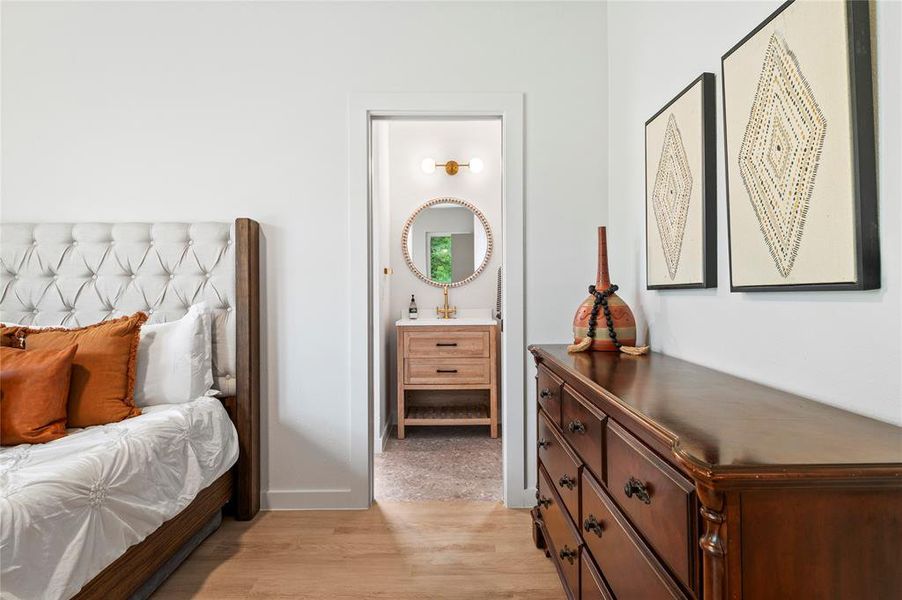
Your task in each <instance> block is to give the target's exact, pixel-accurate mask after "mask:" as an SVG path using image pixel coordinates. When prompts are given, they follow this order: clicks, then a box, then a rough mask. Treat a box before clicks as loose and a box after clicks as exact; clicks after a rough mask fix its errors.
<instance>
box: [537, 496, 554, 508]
mask: <svg viewBox="0 0 902 600" xmlns="http://www.w3.org/2000/svg"><path fill="white" fill-rule="evenodd" d="M536 501H537V502H538V504H539V506H541V507H542V508H548V507H549V506H551V498H546V497H544V496H539V497H538V499H537V500H536Z"/></svg>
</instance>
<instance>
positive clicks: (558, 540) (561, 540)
mask: <svg viewBox="0 0 902 600" xmlns="http://www.w3.org/2000/svg"><path fill="white" fill-rule="evenodd" d="M538 500H539V514H540V515H541V516H542V521H543V522H544V523H545V532H546V533H547V534H548V538H549V539H547V540H546V542H548V551H549V553H550V554H551V560H553V561H554V562H555V563H556V564H557V566H558V569H559V570H560V573H561V576H562V578H563V580H564V583H565V585H566V586H567V593H568V595H569V597H570V598H579V569H580V566H579V544H580V543H579V539H578V538H577V537H576V536H575V535H574V532H573V527H572V526H571V525H570V518H569V517H568V516H567V515H566V509H565V508H562V507H561V505H560V501H559V500H558V496H557V492H555V491H554V485H553V484H552V483H551V481H550V480H549V478H548V474H547V473H546V472H545V470H544V469H542V468H539V499H538Z"/></svg>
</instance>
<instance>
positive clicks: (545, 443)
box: [536, 440, 551, 450]
mask: <svg viewBox="0 0 902 600" xmlns="http://www.w3.org/2000/svg"><path fill="white" fill-rule="evenodd" d="M536 446H538V447H539V450H544V449H545V448H548V447H550V446H551V442H549V441H548V440H539V441H538V442H536Z"/></svg>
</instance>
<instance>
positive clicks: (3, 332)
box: [0, 323, 22, 348]
mask: <svg viewBox="0 0 902 600" xmlns="http://www.w3.org/2000/svg"><path fill="white" fill-rule="evenodd" d="M20 331H22V328H21V327H10V326H9V325H3V324H2V323H0V347H3V348H21V347H22V338H21V337H19V335H18V334H19V332H20Z"/></svg>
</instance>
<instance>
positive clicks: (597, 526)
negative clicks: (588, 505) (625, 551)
mask: <svg viewBox="0 0 902 600" xmlns="http://www.w3.org/2000/svg"><path fill="white" fill-rule="evenodd" d="M583 529H585V530H586V531H587V532H590V533H593V532H594V533H595V535H597V536H598V537H601V521H599V520H598V519H596V518H595V515H592V514H590V515H589V517H588V518H587V519H586V520H585V521H583Z"/></svg>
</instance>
